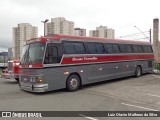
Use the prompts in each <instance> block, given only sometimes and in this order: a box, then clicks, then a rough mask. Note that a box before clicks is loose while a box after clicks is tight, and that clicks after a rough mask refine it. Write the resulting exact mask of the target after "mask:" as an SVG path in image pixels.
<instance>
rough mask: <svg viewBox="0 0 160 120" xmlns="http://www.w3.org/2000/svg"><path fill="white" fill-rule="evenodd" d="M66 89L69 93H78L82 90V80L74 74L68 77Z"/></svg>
mask: <svg viewBox="0 0 160 120" xmlns="http://www.w3.org/2000/svg"><path fill="white" fill-rule="evenodd" d="M66 88H67V90H68V91H76V90H78V89H79V88H80V78H79V77H78V76H77V75H75V74H72V75H70V76H69V77H68V79H67V82H66Z"/></svg>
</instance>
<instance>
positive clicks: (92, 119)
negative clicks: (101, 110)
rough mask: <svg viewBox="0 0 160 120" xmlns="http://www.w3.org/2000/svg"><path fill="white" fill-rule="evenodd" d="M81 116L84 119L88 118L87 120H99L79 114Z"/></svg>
mask: <svg viewBox="0 0 160 120" xmlns="http://www.w3.org/2000/svg"><path fill="white" fill-rule="evenodd" d="M79 116H81V117H84V118H86V119H90V120H98V119H96V118H93V117H88V116H86V115H83V114H79Z"/></svg>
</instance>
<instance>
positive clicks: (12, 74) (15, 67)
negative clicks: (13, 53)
mask: <svg viewBox="0 0 160 120" xmlns="http://www.w3.org/2000/svg"><path fill="white" fill-rule="evenodd" d="M19 62H20V60H18V59H17V60H10V61H8V66H7V70H8V74H7V76H6V77H7V78H9V79H11V78H13V79H15V80H17V81H19Z"/></svg>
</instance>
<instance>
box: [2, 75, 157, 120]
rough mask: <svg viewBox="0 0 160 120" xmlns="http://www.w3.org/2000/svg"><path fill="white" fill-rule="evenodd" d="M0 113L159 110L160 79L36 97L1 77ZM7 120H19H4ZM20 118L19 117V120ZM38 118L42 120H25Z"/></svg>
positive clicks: (122, 81)
mask: <svg viewBox="0 0 160 120" xmlns="http://www.w3.org/2000/svg"><path fill="white" fill-rule="evenodd" d="M0 111H160V76H159V75H153V74H147V75H143V76H141V77H139V78H134V77H127V78H121V79H116V80H112V81H106V82H101V83H96V84H91V85H86V86H83V87H82V89H80V90H79V91H76V92H68V91H66V90H65V89H63V90H57V91H53V92H49V93H45V94H33V93H29V92H25V91H22V90H20V89H19V86H18V83H17V82H16V81H15V80H8V79H1V78H0ZM80 116H81V117H74V118H70V117H54V118H41V119H42V120H48V119H49V120H50V119H51V120H57V119H58V120H59V119H60V120H135V119H136V120H137V119H138V120H139V119H144V120H159V119H160V118H158V117H148V118H147V117H145V118H142V117H141V118H139V117H132V118H129V117H108V118H105V117H90V116H87V115H85V114H82V115H80ZM0 119H2V118H0ZM3 119H6V120H9V119H12V120H13V119H15V120H17V119H18V118H3ZM19 119H20V118H19ZM24 119H27V120H28V119H34V120H35V119H37V120H39V119H40V118H24Z"/></svg>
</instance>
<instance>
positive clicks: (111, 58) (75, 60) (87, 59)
mask: <svg viewBox="0 0 160 120" xmlns="http://www.w3.org/2000/svg"><path fill="white" fill-rule="evenodd" d="M141 59H142V60H143V59H154V55H130V56H98V57H97V56H83V57H69V58H63V59H62V62H61V64H76V63H96V62H111V61H123V60H124V61H126V60H141Z"/></svg>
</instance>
